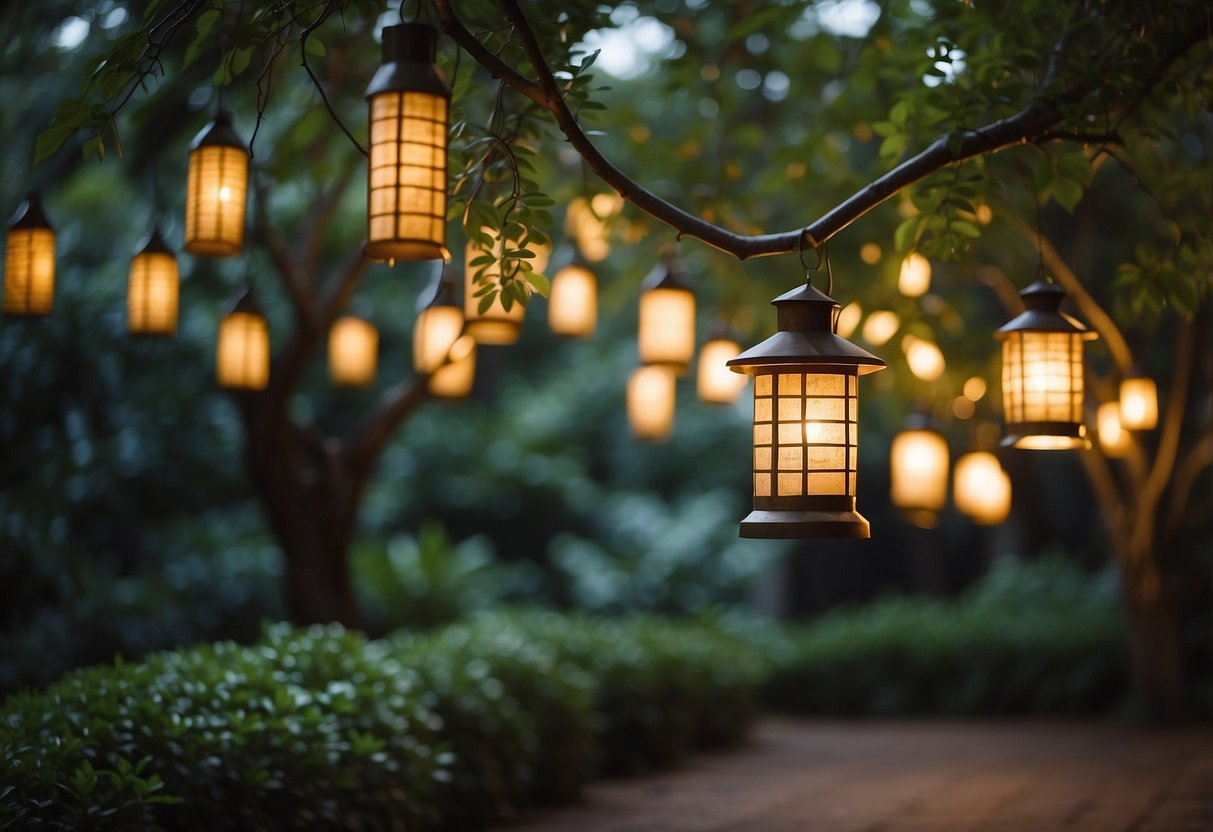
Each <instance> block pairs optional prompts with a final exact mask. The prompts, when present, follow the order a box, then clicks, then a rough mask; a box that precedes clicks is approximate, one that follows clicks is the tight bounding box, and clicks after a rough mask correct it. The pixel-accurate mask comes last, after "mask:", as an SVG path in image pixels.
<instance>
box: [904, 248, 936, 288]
mask: <svg viewBox="0 0 1213 832" xmlns="http://www.w3.org/2000/svg"><path fill="white" fill-rule="evenodd" d="M930 288H931V261H930V260H928V259H927V258H925V257H923V256H922V255H921V254H919V253H918V252H916V251H912V252H910V253H909V254H907V255H906V257H905V259H904V260H902V261H901V272H900V273H899V274H898V276H897V290H898V291H899V292H901V293H902V294H903V295H905V296H906V297H907V298H917V297H921V296H922V295H925V294H926V293H927V289H930Z"/></svg>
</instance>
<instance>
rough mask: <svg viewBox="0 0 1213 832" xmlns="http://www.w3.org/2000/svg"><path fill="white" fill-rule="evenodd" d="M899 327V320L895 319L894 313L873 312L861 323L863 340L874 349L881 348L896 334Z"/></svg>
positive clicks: (885, 310)
mask: <svg viewBox="0 0 1213 832" xmlns="http://www.w3.org/2000/svg"><path fill="white" fill-rule="evenodd" d="M900 326H901V318H899V317H897V313H896V312H890V311H889V310H887V309H881V310H879V311H877V312H873V313H872V314H871V315H868V319H867V320H866V321H864V322H863V340H865V341H867V342H868V343H869V344H871V345H872V346H874V347H879V346H882V345H884V344H885V343H887V342H888V340H889V339H890V338H892V337H893V336H894V335H895V334H896V333H897V330H898V328H899V327H900Z"/></svg>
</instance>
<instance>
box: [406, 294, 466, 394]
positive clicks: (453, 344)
mask: <svg viewBox="0 0 1213 832" xmlns="http://www.w3.org/2000/svg"><path fill="white" fill-rule="evenodd" d="M457 280H458V278H457V277H456V276H455V275H454V274H453V273H451V272H450V271H449V270H444V271H443V272H442V273H441V274H440V275H439V276H438V279H437V280H436V281H435V282H434V288H433V290H432V291H431V292H430V293H429V294H428V295H427V296H423V298H422V300H421V304H420V309H419V310H418V313H417V322H416V323H415V324H414V325H413V370H414V371H415V372H417V373H419V374H421V375H427V376H429V377H430V378H429V380H428V381H427V382H426V388H427V389H428V390H429V392H430V395H432V396H436V397H438V398H440V399H461V398H465V397H466V396H467V395H468V394H469V393H471V392H472V385H473V383H474V382H475V380H476V342H475V340H473V339H472V338H470V337H467V336H466V335H464V331H463V307H462V304H461V303H460V301H459V290H458V289H457V288H456V283H457Z"/></svg>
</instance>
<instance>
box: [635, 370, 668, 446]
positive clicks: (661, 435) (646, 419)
mask: <svg viewBox="0 0 1213 832" xmlns="http://www.w3.org/2000/svg"><path fill="white" fill-rule="evenodd" d="M674 393H675V378H674V372H673V370H671V369H670V368H669V367H661V366H650V367H637V368H636V369H635V370H633V371H632V374H631V375H630V376H628V422H629V423H630V424H631V426H632V435H633V436H635V437H636V438H637V439H643V440H645V441H648V442H662V441H664V440H666V439H668V438H669V436H670V429H671V428H672V427H673V426H674Z"/></svg>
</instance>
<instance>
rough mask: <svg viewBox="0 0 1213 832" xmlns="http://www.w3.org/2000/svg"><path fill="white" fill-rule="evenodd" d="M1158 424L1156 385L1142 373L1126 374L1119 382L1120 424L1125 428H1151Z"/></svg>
mask: <svg viewBox="0 0 1213 832" xmlns="http://www.w3.org/2000/svg"><path fill="white" fill-rule="evenodd" d="M1157 424H1158V385H1157V384H1155V383H1154V379H1152V378H1147V377H1146V376H1142V375H1130V376H1126V377H1125V379H1124V381H1122V382H1121V383H1120V426H1121V427H1122V428H1124V429H1125V430H1153V429H1154V427H1155V426H1156V425H1157Z"/></svg>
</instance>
